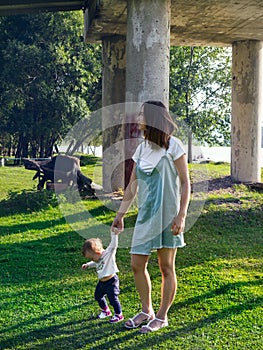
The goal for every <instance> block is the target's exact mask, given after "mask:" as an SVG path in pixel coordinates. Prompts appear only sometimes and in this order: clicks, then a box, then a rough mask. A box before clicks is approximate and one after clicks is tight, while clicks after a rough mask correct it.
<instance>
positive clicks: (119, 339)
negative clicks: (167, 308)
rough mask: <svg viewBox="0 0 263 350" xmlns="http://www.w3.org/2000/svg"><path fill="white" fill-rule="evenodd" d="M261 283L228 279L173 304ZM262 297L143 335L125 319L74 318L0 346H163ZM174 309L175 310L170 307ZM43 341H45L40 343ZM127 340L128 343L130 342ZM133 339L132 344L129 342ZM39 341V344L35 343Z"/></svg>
mask: <svg viewBox="0 0 263 350" xmlns="http://www.w3.org/2000/svg"><path fill="white" fill-rule="evenodd" d="M257 284H260V281H256V282H255V281H253V282H252V281H250V282H237V283H229V284H226V285H225V286H223V287H220V288H218V289H215V290H214V291H212V292H210V293H205V294H203V295H201V296H198V297H196V298H190V299H189V300H188V299H187V300H186V301H185V302H184V303H179V304H177V305H175V306H174V307H173V310H174V311H175V312H176V309H177V310H178V309H180V308H181V307H185V306H187V305H189V304H195V303H199V302H200V301H202V300H204V301H205V300H206V299H207V298H211V297H215V296H217V295H219V294H225V293H227V291H228V290H230V289H232V288H235V289H236V288H241V287H244V286H252V285H257ZM262 301H263V300H262V298H260V297H259V298H256V299H255V298H254V297H253V298H251V299H249V300H246V302H243V303H242V304H236V305H234V306H230V307H226V308H224V309H223V310H221V311H219V312H214V313H212V314H210V315H208V316H207V317H202V318H200V319H198V320H197V321H193V322H188V323H187V324H186V325H185V326H184V327H180V328H178V327H177V326H176V325H173V324H170V325H169V327H168V328H164V329H163V330H161V331H160V332H158V333H150V334H147V335H141V334H140V333H139V332H138V329H136V330H129V331H127V330H126V329H125V328H124V324H123V323H118V324H114V325H112V324H109V323H108V322H107V321H106V320H104V321H101V320H96V319H89V320H87V319H85V318H84V317H83V320H75V321H72V322H64V323H63V322H62V323H61V324H56V325H52V326H48V327H44V326H43V327H38V328H36V329H35V330H34V331H28V332H24V331H23V332H22V331H21V333H19V334H17V335H15V336H11V337H10V338H9V339H8V340H5V341H2V342H1V343H0V348H1V349H5V348H10V347H12V348H16V347H18V346H21V345H23V346H27V344H28V346H30V347H31V348H32V346H34V349H43V350H44V349H47V348H48V349H54V350H55V349H56V350H57V349H82V348H85V349H93V350H105V349H114V348H121V349H126V350H134V348H137V347H138V348H140V349H150V348H151V346H156V344H159V346H160V348H161V346H162V343H165V342H167V341H169V340H171V341H172V342H173V343H174V344H176V337H185V336H189V335H190V334H193V333H194V332H195V331H196V330H198V329H200V328H202V327H208V326H209V325H210V324H214V323H216V322H219V321H221V320H224V319H228V318H230V319H231V316H235V317H236V316H237V315H238V314H240V313H242V312H244V311H246V310H253V309H255V308H257V307H258V306H260V305H261V303H262ZM86 304H87V303H83V304H81V305H76V306H74V307H70V308H64V309H62V310H61V311H58V312H53V313H50V314H46V315H44V316H41V317H39V318H33V319H31V320H30V321H27V322H22V323H18V324H17V325H16V326H13V327H9V328H7V329H6V330H4V332H9V331H12V330H14V329H23V327H26V326H30V325H32V326H33V325H35V324H39V323H40V322H42V321H46V320H47V319H50V320H52V318H53V317H55V318H56V317H59V316H63V315H66V314H67V313H70V312H71V311H72V310H79V312H80V313H81V312H82V311H81V308H83V307H85V306H86ZM171 311H172V310H171ZM40 342H42V344H39V343H40ZM127 342H128V344H127ZM129 342H131V343H132V344H129ZM34 343H36V344H34Z"/></svg>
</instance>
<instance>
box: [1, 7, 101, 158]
mask: <svg viewBox="0 0 263 350" xmlns="http://www.w3.org/2000/svg"><path fill="white" fill-rule="evenodd" d="M82 27H83V23H82V14H81V12H74V13H67V12H65V13H61V12H58V13H41V14H39V15H37V14H34V15H20V16H9V17H2V18H1V20H0V33H1V34H0V39H1V40H0V56H1V57H0V62H1V63H0V68H1V69H0V81H1V83H0V96H1V97H0V105H1V107H0V117H1V121H2V123H1V126H0V132H1V135H3V137H2V138H1V144H0V147H2V149H3V148H5V152H6V153H7V152H9V155H10V152H15V155H16V157H20V156H23V157H27V156H31V157H48V156H50V155H51V154H52V150H53V146H54V144H57V143H59V141H60V140H61V138H63V137H64V136H65V134H66V133H67V131H68V130H69V129H70V128H71V126H72V125H74V124H75V123H76V121H78V120H79V119H81V118H83V117H84V116H86V115H87V114H88V113H89V111H90V110H93V109H97V108H98V107H100V100H101V61H100V60H101V50H100V46H99V45H91V44H89V45H86V44H84V43H83V38H82V35H81V33H82V30H83V28H82ZM10 139H12V140H11V141H10ZM10 142H11V144H12V146H10Z"/></svg>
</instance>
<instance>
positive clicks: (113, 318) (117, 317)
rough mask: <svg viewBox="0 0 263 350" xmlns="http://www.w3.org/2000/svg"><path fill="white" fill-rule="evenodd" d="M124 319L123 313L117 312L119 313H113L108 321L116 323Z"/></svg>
mask: <svg viewBox="0 0 263 350" xmlns="http://www.w3.org/2000/svg"><path fill="white" fill-rule="evenodd" d="M123 319H124V317H123V314H119V315H117V314H115V315H114V316H113V317H112V318H111V319H110V321H109V322H110V323H117V322H120V321H122V320H123Z"/></svg>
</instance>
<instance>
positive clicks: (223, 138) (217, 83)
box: [170, 47, 231, 146]
mask: <svg viewBox="0 0 263 350" xmlns="http://www.w3.org/2000/svg"><path fill="white" fill-rule="evenodd" d="M170 110H171V111H172V112H173V113H174V114H175V116H176V119H177V120H178V121H180V120H182V121H183V122H184V123H185V124H186V125H187V126H188V128H189V132H191V133H192V134H193V135H194V139H195V140H196V141H198V142H199V143H201V144H204V145H209V146H213V145H221V146H229V144H230V117H231V52H230V51H229V49H225V48H224V49H223V48H212V47H172V48H171V55H170ZM187 136H188V135H187V134H186V137H187Z"/></svg>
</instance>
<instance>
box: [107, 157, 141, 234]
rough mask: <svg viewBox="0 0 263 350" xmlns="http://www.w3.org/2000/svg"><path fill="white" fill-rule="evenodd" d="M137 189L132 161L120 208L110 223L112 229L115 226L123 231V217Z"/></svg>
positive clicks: (134, 166)
mask: <svg viewBox="0 0 263 350" xmlns="http://www.w3.org/2000/svg"><path fill="white" fill-rule="evenodd" d="M137 189H138V185H137V177H136V163H134V165H133V169H132V173H131V177H130V182H129V184H128V186H127V188H126V190H125V192H124V196H123V199H122V202H121V205H120V208H119V210H118V212H117V214H116V217H115V219H114V221H113V223H112V225H111V229H112V230H114V228H117V229H118V230H120V231H123V229H124V222H123V217H124V215H125V214H126V213H127V211H128V210H129V208H130V206H131V204H132V202H133V200H134V197H135V196H136V193H137Z"/></svg>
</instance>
